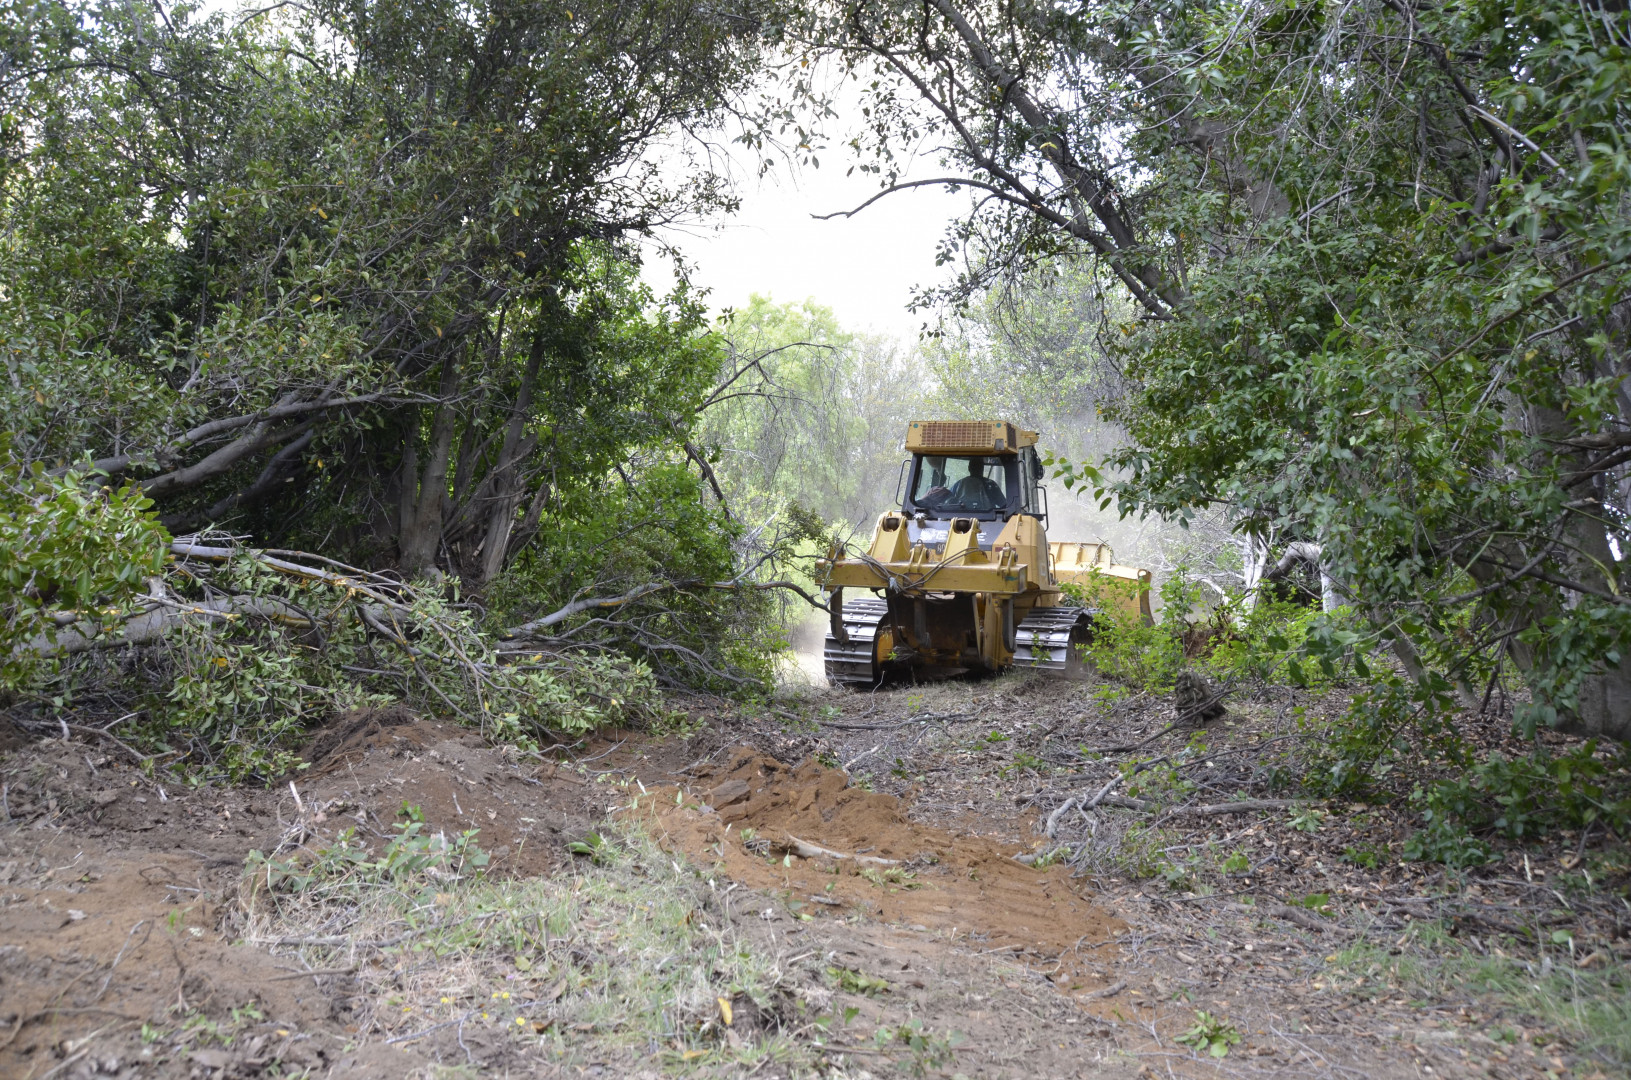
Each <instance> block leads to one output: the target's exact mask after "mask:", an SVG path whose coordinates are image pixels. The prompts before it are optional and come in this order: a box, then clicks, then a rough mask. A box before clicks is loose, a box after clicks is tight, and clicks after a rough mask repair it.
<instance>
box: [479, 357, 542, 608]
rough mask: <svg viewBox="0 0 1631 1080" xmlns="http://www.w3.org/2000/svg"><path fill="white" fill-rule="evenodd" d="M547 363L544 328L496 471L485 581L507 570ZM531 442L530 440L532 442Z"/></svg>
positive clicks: (484, 546) (485, 552)
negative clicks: (532, 416) (525, 439)
mask: <svg viewBox="0 0 1631 1080" xmlns="http://www.w3.org/2000/svg"><path fill="white" fill-rule="evenodd" d="M543 359H544V328H543V326H542V325H539V326H537V327H536V328H534V330H533V332H532V348H531V350H530V353H529V355H528V357H527V369H526V371H525V372H523V373H522V375H521V389H520V391H519V392H518V393H517V394H516V399H515V406H514V408H513V409H512V410H511V412H510V421H509V423H508V424H507V425H506V426H505V430H504V445H503V446H502V447H501V448H500V449H499V452H498V464H497V465H495V466H494V467H493V474H492V475H493V483H492V493H491V495H490V496H489V498H490V499H491V500H492V504H493V505H492V510H491V512H490V513H489V514H488V517H487V533H486V537H485V538H484V539H483V541H482V560H481V580H483V581H491V580H492V579H493V578H495V577H497V576H498V574H499V571H500V570H502V569H504V558H505V555H506V553H507V552H508V550H509V546H510V533H511V531H512V530H513V529H514V527H515V511H516V507H517V506H518V505H519V504H520V501H521V485H520V483H519V482H518V481H519V478H518V477H517V476H516V472H517V467H518V466H519V465H520V463H521V461H522V460H523V459H524V458H525V457H526V454H525V453H523V452H522V445H521V444H522V436H523V435H524V434H525V433H526V429H527V417H528V415H529V413H530V412H531V410H532V395H533V390H534V387H535V386H536V385H537V382H538V369H539V367H540V366H541V365H542V364H543ZM530 441H531V440H529V442H530Z"/></svg>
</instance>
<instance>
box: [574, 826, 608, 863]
mask: <svg viewBox="0 0 1631 1080" xmlns="http://www.w3.org/2000/svg"><path fill="white" fill-rule="evenodd" d="M566 850H567V851H569V852H571V853H572V854H573V855H587V856H588V857H589V861H590V862H592V863H594V864H595V865H596V866H605V865H606V864H607V863H609V862H611V861H612V860H613V859H614V858H615V856H616V851H617V849H616V848H615V847H613V846H612V843H611V841H610V840H608V839H606V837H604V836H602V835H601V834H600V833H597V832H592V833H589V834H588V835H587V836H585V837H584V838H583V839H582V840H573V841H572V842H571V843H569V844H567V845H566Z"/></svg>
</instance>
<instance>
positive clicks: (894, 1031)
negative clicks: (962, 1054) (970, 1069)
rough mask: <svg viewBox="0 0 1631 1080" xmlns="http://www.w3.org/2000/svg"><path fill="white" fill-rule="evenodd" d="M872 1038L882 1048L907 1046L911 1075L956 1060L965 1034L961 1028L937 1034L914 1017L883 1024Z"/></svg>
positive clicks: (950, 1063)
mask: <svg viewBox="0 0 1631 1080" xmlns="http://www.w3.org/2000/svg"><path fill="white" fill-rule="evenodd" d="M872 1041H873V1043H874V1044H875V1045H876V1046H877V1047H878V1049H880V1050H888V1049H892V1048H897V1047H904V1048H905V1049H906V1050H908V1051H910V1053H911V1055H912V1059H911V1062H910V1064H909V1065H908V1070H909V1071H910V1073H911V1075H913V1076H928V1075H930V1074H931V1073H938V1072H940V1071H941V1070H942V1069H945V1068H947V1067H949V1066H950V1065H952V1064H953V1063H954V1062H955V1061H956V1060H957V1047H958V1046H960V1045H961V1044H962V1042H963V1035H962V1033H961V1032H958V1031H953V1032H951V1033H950V1034H948V1035H936V1034H934V1033H933V1032H932V1031H930V1030H929V1029H928V1028H926V1027H924V1026H923V1021H921V1020H918V1019H916V1018H913V1019H911V1020H907V1021H906V1022H904V1023H902V1024H900V1025H898V1026H897V1027H888V1026H884V1027H880V1028H879V1029H878V1030H877V1031H876V1032H874V1033H873V1036H872Z"/></svg>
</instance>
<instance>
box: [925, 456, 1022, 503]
mask: <svg viewBox="0 0 1631 1080" xmlns="http://www.w3.org/2000/svg"><path fill="white" fill-rule="evenodd" d="M913 472H914V476H913V480H912V492H911V496H910V498H911V503H912V506H913V507H914V508H916V509H919V510H924V511H928V512H930V513H932V514H934V515H935V516H936V517H950V516H952V515H956V514H995V513H1001V512H1003V511H1006V510H1007V509H1008V505H1009V503H1010V502H1012V499H1011V498H1010V494H1011V493H1012V492H1013V491H1014V490H1015V485H1014V481H1015V480H1016V479H1017V469H1016V468H1014V461H1013V459H1012V458H1004V457H998V456H991V455H987V456H966V457H965V456H952V455H946V456H936V455H932V454H924V455H922V456H920V457H919V458H918V462H917V468H916V469H915V470H913ZM1010 473H1013V474H1014V475H1012V476H1011V475H1010Z"/></svg>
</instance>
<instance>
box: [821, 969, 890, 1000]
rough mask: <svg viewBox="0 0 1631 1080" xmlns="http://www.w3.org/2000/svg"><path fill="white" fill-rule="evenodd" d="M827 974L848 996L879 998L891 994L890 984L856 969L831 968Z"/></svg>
mask: <svg viewBox="0 0 1631 1080" xmlns="http://www.w3.org/2000/svg"><path fill="white" fill-rule="evenodd" d="M827 974H828V975H829V976H831V977H832V980H833V982H835V983H836V984H837V985H838V989H840V990H842V991H844V993H846V994H865V995H866V996H867V997H877V996H878V995H879V994H887V993H888V992H889V983H888V982H887V981H886V980H884V979H880V978H877V977H876V976H872V975H868V974H866V973H865V972H862V971H857V970H856V969H855V968H844V967H830V968H828V969H827Z"/></svg>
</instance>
